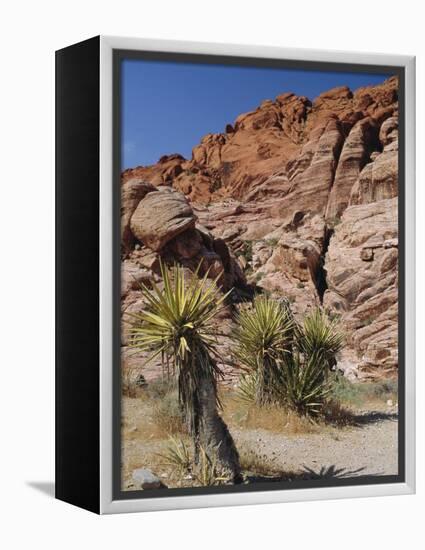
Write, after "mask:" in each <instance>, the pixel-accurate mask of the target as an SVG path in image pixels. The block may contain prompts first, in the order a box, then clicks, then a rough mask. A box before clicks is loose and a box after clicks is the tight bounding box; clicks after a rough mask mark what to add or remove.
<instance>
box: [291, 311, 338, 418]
mask: <svg viewBox="0 0 425 550" xmlns="http://www.w3.org/2000/svg"><path fill="white" fill-rule="evenodd" d="M342 342H343V335H342V334H341V332H340V331H339V329H338V326H337V321H331V320H330V319H329V317H328V315H327V314H326V312H325V311H323V310H322V309H320V308H316V309H315V310H314V311H313V312H311V313H309V314H308V315H306V316H305V317H304V320H303V322H302V323H301V325H297V327H296V330H295V339H294V348H293V353H292V354H290V355H286V356H285V357H284V358H283V364H282V371H283V378H282V379H283V393H284V401H285V402H286V403H287V405H289V406H290V407H291V408H292V409H294V410H296V411H297V412H298V413H299V414H301V415H306V416H310V417H312V416H316V415H317V414H319V413H320V411H321V409H322V407H323V404H324V402H325V401H326V399H327V398H328V396H329V393H330V391H331V389H332V388H331V381H330V377H329V371H330V369H331V368H332V367H333V366H334V365H336V355H337V353H338V352H339V351H340V349H341V347H342Z"/></svg>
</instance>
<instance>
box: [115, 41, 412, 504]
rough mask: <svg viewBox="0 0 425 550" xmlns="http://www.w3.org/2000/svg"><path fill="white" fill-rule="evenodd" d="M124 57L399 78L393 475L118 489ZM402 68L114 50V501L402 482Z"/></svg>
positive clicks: (403, 232) (403, 238)
mask: <svg viewBox="0 0 425 550" xmlns="http://www.w3.org/2000/svg"><path fill="white" fill-rule="evenodd" d="M128 59H134V60H146V61H164V62H179V63H199V64H204V65H205V64H209V65H230V66H231V65H234V66H245V67H262V68H281V69H298V70H315V71H334V72H351V73H375V74H383V75H388V77H389V76H392V75H395V76H397V77H398V79H399V89H398V102H399V150H398V173H399V178H398V179H399V183H398V185H399V195H398V233H399V235H398V236H399V248H398V250H399V260H398V275H399V280H398V306H399V307H398V404H399V411H398V414H399V418H398V474H397V475H377V476H373V475H365V476H358V477H351V478H350V477H348V478H331V479H326V478H323V479H318V480H294V481H273V482H258V483H255V484H250V485H229V486H227V485H225V486H216V487H190V488H178V489H164V490H158V489H153V490H135V491H123V490H122V489H121V354H120V347H121V313H120V312H121V304H120V299H121V294H120V286H121V259H120V258H121V253H120V245H121V242H120V241H121V236H120V211H121V95H122V94H121V62H122V61H124V60H128ZM405 81H406V73H405V67H404V66H399V65H372V64H361V63H359V64H357V63H356V64H353V63H342V62H324V61H309V60H293V59H283V58H282V59H274V58H273V59H271V58H257V57H245V56H244V57H241V56H231V55H229V56H227V55H214V54H195V53H176V52H159V51H145V50H124V49H114V50H113V91H112V93H113V107H112V108H113V180H112V181H113V204H114V211H113V236H114V237H113V293H114V295H113V312H112V314H113V404H112V405H113V406H112V446H113V457H112V462H113V464H112V471H113V479H112V495H113V499H114V500H128V499H145V498H162V497H172V496H176V497H178V496H189V495H190V496H194V495H199V496H201V495H211V494H223V495H225V494H234V493H246V492H249V493H251V492H258V491H282V490H291V489H312V488H327V487H347V486H348V487H349V486H359V485H381V484H390V483H404V482H405V480H406V437H405V434H406V425H405V422H406V414H405V413H406V411H405V397H406V395H405V391H406V388H405V382H406V377H405V327H406V323H405V313H406V301H405V270H406V266H405V264H406V262H405V249H406V243H405V237H406V232H405V185H406V163H405V156H406V155H405V144H406V111H405V101H406V95H405Z"/></svg>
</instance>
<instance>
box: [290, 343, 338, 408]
mask: <svg viewBox="0 0 425 550" xmlns="http://www.w3.org/2000/svg"><path fill="white" fill-rule="evenodd" d="M326 367H327V364H326V359H325V357H324V354H323V352H321V351H314V352H313V353H312V354H311V355H306V356H304V355H302V354H301V353H300V352H299V351H298V350H294V352H293V353H291V354H288V355H286V356H285V357H284V359H283V364H282V369H283V380H284V383H283V386H282V390H283V399H284V402H285V403H286V405H287V406H288V407H289V408H291V409H292V410H294V411H295V412H297V413H298V414H299V415H301V416H309V417H314V416H317V415H318V414H319V413H320V411H321V409H322V407H323V404H324V402H325V400H326V398H327V397H328V395H329V393H330V392H331V386H330V384H329V382H328V380H327V379H326V378H325V377H324V376H323V371H324V369H325V368H326Z"/></svg>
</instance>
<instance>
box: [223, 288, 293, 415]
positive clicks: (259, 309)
mask: <svg viewBox="0 0 425 550" xmlns="http://www.w3.org/2000/svg"><path fill="white" fill-rule="evenodd" d="M236 324H237V326H236V329H235V330H234V333H233V337H234V340H235V342H236V346H235V349H234V357H235V361H236V362H238V363H239V365H240V366H241V368H243V369H244V370H245V371H246V372H247V374H248V376H250V377H251V378H250V379H249V383H250V384H251V388H252V383H253V382H255V402H256V403H257V404H258V405H264V404H267V403H272V402H275V401H278V400H279V398H280V396H279V394H280V386H281V383H282V380H281V377H282V371H281V362H282V356H283V355H284V354H285V353H288V352H289V349H290V346H291V340H292V335H293V329H294V323H293V319H292V315H291V313H290V310H289V308H288V307H287V306H286V305H285V304H283V303H280V302H277V301H275V300H272V299H271V298H269V297H267V296H256V297H255V298H254V302H253V305H252V309H243V310H242V311H241V312H239V314H238V315H237V317H236ZM247 383H248V380H246V379H245V380H244V379H242V388H244V387H245V389H247V390H248V389H249V388H248V387H247ZM242 391H243V390H242ZM245 393H246V392H245Z"/></svg>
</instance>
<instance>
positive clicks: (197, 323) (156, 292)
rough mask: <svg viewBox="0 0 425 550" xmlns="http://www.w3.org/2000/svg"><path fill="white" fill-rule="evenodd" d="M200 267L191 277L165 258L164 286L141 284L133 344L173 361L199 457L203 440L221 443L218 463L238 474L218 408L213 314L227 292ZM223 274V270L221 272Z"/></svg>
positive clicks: (212, 444) (209, 444) (214, 444)
mask: <svg viewBox="0 0 425 550" xmlns="http://www.w3.org/2000/svg"><path fill="white" fill-rule="evenodd" d="M199 267H200V266H198V269H197V271H196V272H195V273H194V274H192V277H191V279H190V280H189V281H186V280H185V272H184V269H183V268H182V267H178V266H174V268H173V269H172V270H171V271H170V270H169V269H168V268H167V267H166V266H164V265H163V264H162V263H161V274H162V279H163V284H164V289H163V290H161V289H160V288H159V287H158V286H157V285H156V284H155V283H153V282H152V283H151V284H152V289H149V288H147V287H146V286H145V285H142V287H141V290H142V293H143V297H144V298H145V301H146V303H147V307H146V308H145V310H144V311H143V312H141V313H140V314H138V315H137V316H136V317H135V318H134V324H133V328H132V330H131V335H132V337H131V344H130V345H131V346H133V347H135V348H137V349H139V350H141V351H145V352H149V353H150V358H149V360H152V359H153V358H154V357H157V356H159V355H160V356H161V357H162V359H163V360H165V361H169V362H171V363H172V365H173V372H174V375H175V377H176V379H177V386H178V399H179V403H180V406H181V408H182V411H183V414H184V419H185V421H186V424H187V428H188V431H189V433H190V435H191V436H192V438H193V443H194V455H195V461H197V460H198V458H199V449H200V445H203V446H204V448H205V449H207V450H210V449H214V448H218V449H219V452H218V460H219V461H220V465H221V466H222V467H223V468H224V469H225V470H226V471H227V472H228V473H229V474H230V477H234V478H235V479H236V478H238V477H239V469H240V467H239V456H238V453H237V450H236V447H235V445H234V442H233V439H232V437H231V435H230V432H229V430H228V428H227V426H226V424H225V423H224V421H223V420H222V418H221V417H220V415H219V414H218V408H219V407H220V403H219V400H218V396H217V377H219V376H220V375H221V372H220V369H219V368H218V366H217V362H216V359H217V350H216V344H217V342H216V338H215V335H214V329H213V327H212V320H213V318H214V317H215V316H216V315H217V313H218V312H219V311H220V309H221V308H222V307H223V305H224V301H225V299H226V297H227V295H228V294H224V295H222V294H221V293H220V290H219V288H218V287H217V281H218V280H219V278H220V276H218V277H217V278H216V279H215V280H214V281H208V274H209V273H208V271H207V273H206V274H205V275H204V277H203V278H202V279H199V278H198V273H199ZM220 275H221V274H220Z"/></svg>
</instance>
